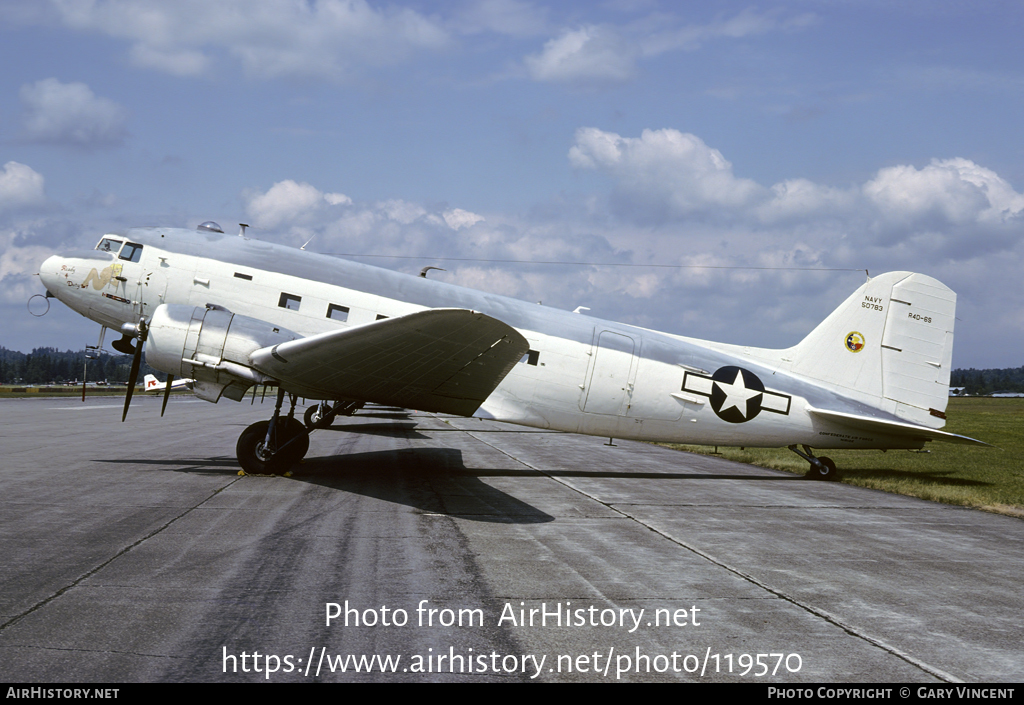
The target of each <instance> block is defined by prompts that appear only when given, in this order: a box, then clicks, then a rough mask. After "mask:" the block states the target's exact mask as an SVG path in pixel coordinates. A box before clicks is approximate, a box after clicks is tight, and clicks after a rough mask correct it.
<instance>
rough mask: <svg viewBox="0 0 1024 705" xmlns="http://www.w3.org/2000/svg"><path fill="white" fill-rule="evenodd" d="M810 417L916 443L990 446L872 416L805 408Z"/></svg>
mask: <svg viewBox="0 0 1024 705" xmlns="http://www.w3.org/2000/svg"><path fill="white" fill-rule="evenodd" d="M807 411H808V412H809V413H810V414H811V415H812V416H818V417H820V418H823V419H828V420H829V421H833V422H835V423H839V424H842V425H843V426H847V427H849V428H855V429H860V430H862V431H869V432H871V433H884V434H886V435H889V436H898V437H901V438H910V439H913V440H917V441H945V442H947V443H963V444H967V445H978V446H990V444H989V443H985V442H983V441H978V440H975V439H973V438H968V437H967V436H959V435H957V434H955V433H947V432H945V431H939V430H937V429H934V428H928V427H926V426H918V425H916V424H910V423H903V422H902V421H890V420H888V419H877V418H874V417H872V416H860V415H859V414H847V413H843V412H841V411H826V410H825V409H815V408H813V407H810V406H809V407H807Z"/></svg>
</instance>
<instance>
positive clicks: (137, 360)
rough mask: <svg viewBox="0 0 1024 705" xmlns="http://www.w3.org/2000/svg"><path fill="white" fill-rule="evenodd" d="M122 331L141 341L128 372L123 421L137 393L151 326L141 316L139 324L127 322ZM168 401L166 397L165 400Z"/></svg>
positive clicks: (136, 347)
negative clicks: (143, 351) (136, 388)
mask: <svg viewBox="0 0 1024 705" xmlns="http://www.w3.org/2000/svg"><path fill="white" fill-rule="evenodd" d="M121 333H122V334H123V335H125V336H131V337H134V338H138V340H139V342H138V344H137V345H136V346H135V354H134V355H132V369H131V372H129V373H128V393H127V394H125V396H124V411H123V412H121V423H124V420H125V419H126V418H127V417H128V406H129V405H130V404H131V403H132V394H134V393H135V383H136V382H138V381H139V365H140V364H142V347H143V345H144V344H145V342H146V338H147V337H148V334H149V326H147V325H146V319H145V318H140V319H139V324H138V325H137V326H136V325H132V324H131V323H125V324H124V325H123V326H121ZM164 403H166V399H165V401H164Z"/></svg>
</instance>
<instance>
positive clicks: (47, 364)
mask: <svg viewBox="0 0 1024 705" xmlns="http://www.w3.org/2000/svg"><path fill="white" fill-rule="evenodd" d="M85 361H86V360H85V355H84V353H83V352H82V351H81V350H65V351H63V352H61V351H60V350H57V349H56V348H35V349H34V350H32V352H30V353H23V352H18V351H17V350H8V349H7V348H3V347H0V384H18V385H44V384H67V383H69V382H79V383H80V382H81V381H82V370H83V363H84V362H85ZM88 363H89V364H88V368H87V372H86V377H87V381H89V382H108V383H109V384H119V383H120V384H124V383H125V382H127V381H128V374H129V373H130V372H131V367H132V358H131V356H130V355H116V354H115V355H111V354H110V353H105V352H101V353H100V354H99V357H98V358H96V359H93V360H89V361H88ZM147 374H155V375H156V376H157V377H159V378H161V379H165V375H163V374H162V373H159V372H157V371H156V370H154V369H153V368H151V367H150V366H149V365H147V364H146V363H145V361H143V363H142V365H141V366H140V368H139V381H140V382H141V381H142V377H143V376H144V375H147Z"/></svg>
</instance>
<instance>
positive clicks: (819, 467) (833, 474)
mask: <svg viewBox="0 0 1024 705" xmlns="http://www.w3.org/2000/svg"><path fill="white" fill-rule="evenodd" d="M789 449H790V450H791V451H793V452H794V453H796V454H797V455H799V456H800V457H801V458H803V459H804V460H806V461H807V462H809V463H810V464H811V468H810V470H808V471H807V474H806V475H804V477H806V478H807V479H809V480H826V481H830V482H835V481H837V480H838V479H839V471H838V470H836V464H835V463H834V462H832V458H816V457H814V453H812V452H811V449H810V448H809V447H808V446H804V449H803V452H801V451H800V450H799V449H798V448H797V447H796V444H795V443H794V444H793V445H791V446H789Z"/></svg>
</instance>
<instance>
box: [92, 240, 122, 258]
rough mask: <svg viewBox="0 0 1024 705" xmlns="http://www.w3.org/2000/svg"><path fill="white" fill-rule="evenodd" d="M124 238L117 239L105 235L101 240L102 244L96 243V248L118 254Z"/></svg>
mask: <svg viewBox="0 0 1024 705" xmlns="http://www.w3.org/2000/svg"><path fill="white" fill-rule="evenodd" d="M123 242H124V241H123V240H115V239H114V238H112V237H105V238H103V239H102V240H100V244H98V245H96V249H97V250H99V251H100V252H113V253H114V254H117V252H118V250H120V249H121V245H122V244H123Z"/></svg>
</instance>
